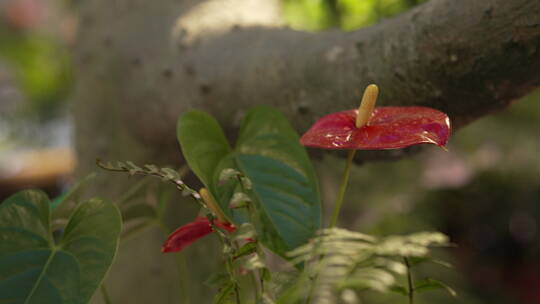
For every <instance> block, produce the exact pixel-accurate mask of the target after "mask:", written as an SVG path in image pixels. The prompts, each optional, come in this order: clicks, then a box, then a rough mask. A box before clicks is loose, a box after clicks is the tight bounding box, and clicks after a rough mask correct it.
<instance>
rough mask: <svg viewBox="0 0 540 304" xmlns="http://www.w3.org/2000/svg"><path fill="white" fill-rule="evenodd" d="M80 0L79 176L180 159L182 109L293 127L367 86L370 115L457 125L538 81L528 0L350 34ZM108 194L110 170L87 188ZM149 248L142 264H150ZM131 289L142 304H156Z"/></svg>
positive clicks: (534, 13) (446, 4)
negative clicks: (404, 115)
mask: <svg viewBox="0 0 540 304" xmlns="http://www.w3.org/2000/svg"><path fill="white" fill-rule="evenodd" d="M79 3H80V16H81V23H80V32H79V35H78V44H77V47H76V50H75V51H76V77H77V88H76V94H75V104H74V112H75V117H76V125H77V134H76V135H77V152H78V156H79V174H83V173H86V172H88V171H93V170H95V166H94V160H95V158H96V157H101V158H104V159H120V160H133V161H139V162H153V163H158V164H168V163H173V162H175V161H176V162H177V163H179V162H180V157H181V156H180V152H179V148H178V145H177V143H176V136H175V125H176V119H177V117H178V115H179V114H180V113H182V112H184V111H185V110H187V109H191V108H198V109H204V110H206V111H209V112H211V113H212V114H214V115H215V116H216V117H217V118H218V119H219V121H220V122H221V123H222V124H223V125H224V126H226V128H227V129H228V130H229V131H230V130H234V129H235V128H236V127H237V126H238V123H239V120H240V118H241V117H242V114H243V113H244V112H245V111H246V110H247V109H248V108H249V107H251V106H253V105H256V104H270V105H273V106H275V107H277V108H279V109H280V110H281V111H283V112H284V113H285V114H286V115H287V116H288V117H289V118H290V119H291V121H292V122H293V124H294V125H295V127H297V128H298V130H299V131H305V130H306V129H307V127H308V126H309V125H310V124H312V123H313V122H314V121H315V120H316V119H317V118H318V117H321V116H323V115H324V114H327V113H330V112H335V111H341V110H345V109H350V108H353V107H355V106H356V105H357V104H358V100H359V98H360V95H361V92H362V90H363V88H364V87H365V86H366V85H367V84H369V83H377V84H378V85H379V86H380V88H381V95H380V99H379V100H380V104H381V105H423V106H430V107H434V108H437V109H439V110H442V111H444V112H446V113H448V115H449V116H450V117H451V119H452V123H453V125H454V126H456V127H460V126H463V125H465V124H466V123H468V122H470V121H473V120H475V119H477V118H479V117H481V116H483V115H487V114H489V113H491V112H493V111H495V110H498V109H501V108H504V107H505V106H506V105H508V104H509V103H510V102H511V101H513V100H515V99H517V98H519V97H521V96H523V95H525V94H527V93H528V92H529V91H530V90H531V89H533V88H534V87H536V86H539V85H540V1H538V0H482V1H477V0H474V1H473V0H431V1H429V2H427V3H425V4H423V5H420V6H418V7H416V8H414V9H412V10H410V11H408V12H406V13H404V14H401V15H399V16H397V17H395V18H392V19H388V20H384V21H383V22H381V23H379V24H377V25H375V26H372V27H369V28H365V29H361V30H358V31H353V32H348V33H344V32H340V31H338V30H328V31H325V32H322V33H307V32H302V31H296V30H292V29H289V28H286V27H284V26H283V23H282V21H281V20H280V18H279V7H278V6H277V5H276V4H275V2H271V1H264V0H209V1H197V0H153V1H148V0H115V1H109V0H95V1H80V2H79ZM231 134H233V132H231ZM361 156H364V157H365V153H362V155H361ZM119 184H120V183H118V180H114V179H112V178H111V175H110V174H109V175H108V176H107V178H106V179H104V182H101V183H98V184H97V185H96V187H99V190H100V191H101V192H102V193H108V192H110V191H111V190H112V189H113V187H119ZM190 216H194V215H193V212H191V213H188V215H187V216H185V217H186V218H187V217H190ZM179 224H180V221H179ZM136 245H139V244H134V245H132V246H134V248H136ZM153 245H155V244H153ZM153 245H152V246H153ZM141 246H142V244H141ZM152 248H153V247H152ZM150 251H151V250H150ZM158 251H159V246H158V247H156V252H153V251H151V252H153V253H152V254H153V256H152V257H151V258H150V257H149V254H150V253H148V254H145V255H144V257H147V258H146V259H147V260H150V259H160V257H159V253H157V252H158ZM145 262H147V261H144V260H143V259H142V256H141V260H140V261H139V262H138V263H137V264H139V265H142V264H144V263H145ZM123 265H127V264H126V263H124V264H123ZM139 265H138V266H139ZM160 265H161V264H160ZM150 267H154V268H152V269H150V270H148V269H141V270H140V271H139V272H140V273H139V275H130V276H128V277H124V279H127V280H130V282H131V283H130V284H131V285H130V286H136V284H137V282H140V281H141V276H142V277H144V275H145V274H148V273H149V271H150V274H151V275H155V276H160V275H159V273H160V272H162V271H165V270H166V269H165V268H167V266H163V265H161V266H159V267H158V266H155V265H154V266H150ZM164 267H165V268H164ZM113 273H114V271H113ZM156 273H157V274H156ZM114 278H115V275H114V274H113V275H112V278H109V281H111V280H114ZM118 278H121V277H120V276H118ZM124 283H127V282H124ZM140 284H141V285H142V286H141V288H142V287H143V286H144V283H143V282H141V283H140ZM169 285H170V284H169ZM156 288H157V287H156ZM156 290H157V289H156ZM193 292H194V293H195V292H196V291H195V290H194V291H193ZM136 293H137V294H138V295H140V296H139V300H140V303H149V301H151V302H156V303H162V302H160V300H165V299H164V298H163V297H162V298H161V299H158V298H154V299H155V301H152V300H151V299H150V297H156V296H159V292H155V293H152V292H150V291H149V290H145V291H144V292H142V291H139V290H137V291H136ZM118 294H120V292H118ZM162 294H165V293H164V292H162ZM147 299H150V300H148V301H146V300H147ZM144 301H146V302H144ZM132 303H135V302H132Z"/></svg>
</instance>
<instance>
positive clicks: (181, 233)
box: [161, 217, 236, 253]
mask: <svg viewBox="0 0 540 304" xmlns="http://www.w3.org/2000/svg"><path fill="white" fill-rule="evenodd" d="M214 225H215V226H217V227H219V228H221V229H223V230H226V231H228V232H234V231H235V230H236V229H235V227H234V226H233V225H232V224H230V223H223V222H221V221H220V220H218V219H216V220H215V221H214ZM213 231H214V229H213V228H212V225H211V224H210V221H209V220H208V218H206V217H197V218H196V219H195V220H194V221H193V222H191V223H188V224H185V225H183V226H181V227H180V228H178V229H176V230H175V231H174V232H173V233H171V234H170V235H169V237H168V238H167V240H166V241H165V243H163V246H162V247H161V252H164V253H166V252H177V251H180V250H182V249H184V248H186V247H187V246H189V245H191V244H192V243H194V242H195V241H197V240H198V239H200V238H203V237H205V236H207V235H208V234H210V233H212V232H213Z"/></svg>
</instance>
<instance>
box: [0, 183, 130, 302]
mask: <svg viewBox="0 0 540 304" xmlns="http://www.w3.org/2000/svg"><path fill="white" fill-rule="evenodd" d="M50 217H51V209H50V203H49V199H48V198H47V196H46V195H45V194H44V193H43V192H40V191H33V190H28V191H23V192H19V193H17V194H15V195H13V196H11V197H10V198H8V199H7V200H6V201H4V202H3V203H2V204H1V205H0V240H2V241H1V242H0V302H1V303H27V304H30V303H75V304H78V303H81V304H82V303H87V302H88V301H89V300H90V297H91V296H92V294H93V293H94V291H95V290H96V288H97V287H98V286H99V285H100V284H101V281H102V280H103V277H104V276H105V273H106V272H107V270H108V268H109V266H110V265H111V262H112V260H113V257H114V255H115V253H116V249H117V244H118V236H119V234H120V229H121V217H120V213H119V211H118V209H117V208H116V207H115V206H114V205H113V204H111V203H108V202H105V201H102V200H99V199H92V200H90V201H87V202H85V203H83V204H80V205H79V206H78V207H77V209H76V210H75V211H74V212H73V214H72V215H71V218H70V220H69V222H68V224H67V226H66V227H65V230H64V235H63V237H62V238H61V240H60V241H59V242H58V243H56V244H55V242H54V240H53V235H52V231H51V227H50V221H51V220H50Z"/></svg>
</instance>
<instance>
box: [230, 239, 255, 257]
mask: <svg viewBox="0 0 540 304" xmlns="http://www.w3.org/2000/svg"><path fill="white" fill-rule="evenodd" d="M256 251H257V243H255V242H249V243H246V244H245V245H244V246H242V247H240V249H238V250H237V251H236V253H235V254H234V257H233V259H238V258H241V257H244V256H246V255H250V254H252V253H254V252H256Z"/></svg>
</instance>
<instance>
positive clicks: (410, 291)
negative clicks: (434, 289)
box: [403, 257, 414, 304]
mask: <svg viewBox="0 0 540 304" xmlns="http://www.w3.org/2000/svg"><path fill="white" fill-rule="evenodd" d="M403 261H404V262H405V266H407V284H408V290H407V291H408V292H407V293H408V294H409V304H414V287H413V286H414V282H413V278H412V274H411V265H410V263H409V259H407V257H404V258H403Z"/></svg>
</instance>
